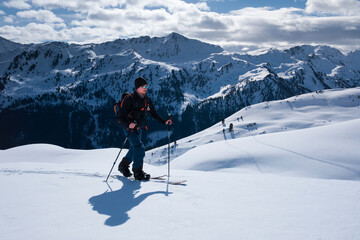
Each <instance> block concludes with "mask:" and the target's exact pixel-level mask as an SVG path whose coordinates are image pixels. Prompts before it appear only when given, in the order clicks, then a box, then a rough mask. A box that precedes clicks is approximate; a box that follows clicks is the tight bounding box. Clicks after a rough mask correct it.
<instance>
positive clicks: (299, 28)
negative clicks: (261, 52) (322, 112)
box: [0, 0, 360, 50]
mask: <svg viewBox="0 0 360 240" xmlns="http://www.w3.org/2000/svg"><path fill="white" fill-rule="evenodd" d="M27 2H28V3H31V4H32V5H33V6H34V7H36V8H40V9H42V8H44V9H47V10H36V11H35V10H29V11H21V12H18V14H17V16H18V17H21V18H22V19H21V20H22V21H27V22H25V25H26V26H25V27H17V26H3V27H0V35H1V36H4V37H8V38H9V39H11V40H15V41H18V42H23V41H25V40H24V37H23V35H24V34H23V33H26V34H27V36H28V38H26V41H29V42H42V41H51V40H53V41H68V42H77V43H82V42H103V41H110V40H115V39H116V38H120V37H121V38H126V37H137V36H144V35H149V36H165V35H167V34H169V33H171V32H178V33H180V34H183V35H185V36H187V37H189V38H196V39H199V40H202V41H206V42H210V43H214V44H221V45H223V46H225V47H229V49H230V48H234V47H240V48H242V49H254V48H255V47H267V46H272V47H284V46H294V45H299V44H327V45H332V46H335V47H337V46H339V47H341V48H342V49H343V50H349V49H354V48H359V47H360V14H359V12H360V11H355V10H351V9H357V7H358V3H359V1H354V0H338V1H335V0H327V1H326V3H328V4H327V5H326V6H325V5H322V4H324V3H325V1H321V0H308V2H307V8H306V9H298V8H281V9H273V8H269V7H264V8H243V9H239V10H237V11H232V12H229V13H226V14H220V13H216V12H211V11H210V9H209V7H208V6H207V4H206V2H199V3H197V4H190V3H186V2H184V1H182V0H148V1H143V0H88V1H83V0H71V1H70V0H29V1H27ZM340 3H341V4H340ZM346 4H352V5H351V7H350V8H349V7H348V6H347V5H346ZM343 5H344V6H343ZM345 5H346V6H345ZM50 9H57V10H60V11H57V12H61V13H62V14H64V16H63V15H61V16H62V17H63V18H64V19H65V18H66V20H67V21H68V22H65V21H63V20H62V19H61V18H59V17H57V16H56V15H55V14H54V13H53V12H51V11H49V10H50ZM66 10H71V11H66ZM320 10H321V11H320ZM70 14H71V15H70ZM339 15H340V16H339ZM59 16H60V15H59ZM34 19H35V20H37V21H38V24H35V23H33V24H30V23H29V22H31V21H33V20H34ZM22 23H23V22H22ZM40 23H44V24H40ZM34 24H35V25H34ZM9 25H11V24H10V22H9ZM22 25H24V23H23V24H22ZM11 27H12V28H13V30H14V33H11V32H10V31H8V29H10V28H11ZM49 29H51V30H50V31H49ZM31 31H37V32H36V33H35V34H34V36H33V35H32V32H31ZM19 32H21V34H17V33H19ZM9 36H11V37H9Z"/></svg>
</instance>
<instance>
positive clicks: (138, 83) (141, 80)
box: [135, 77, 148, 89]
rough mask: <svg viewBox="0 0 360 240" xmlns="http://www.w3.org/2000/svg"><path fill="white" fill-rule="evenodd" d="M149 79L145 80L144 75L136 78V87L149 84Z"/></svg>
mask: <svg viewBox="0 0 360 240" xmlns="http://www.w3.org/2000/svg"><path fill="white" fill-rule="evenodd" d="M147 84H148V83H147V81H146V80H145V78H142V77H138V78H137V79H135V88H136V89H138V88H139V87H141V86H144V85H147Z"/></svg>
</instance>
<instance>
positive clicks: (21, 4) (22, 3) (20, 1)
mask: <svg viewBox="0 0 360 240" xmlns="http://www.w3.org/2000/svg"><path fill="white" fill-rule="evenodd" d="M27 2H28V0H10V1H7V2H4V5H5V6H6V7H9V8H16V9H30V8H31V5H30V4H28V3H27Z"/></svg>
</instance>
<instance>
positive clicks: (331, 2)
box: [306, 0, 360, 16]
mask: <svg viewBox="0 0 360 240" xmlns="http://www.w3.org/2000/svg"><path fill="white" fill-rule="evenodd" d="M306 11H307V12H309V13H320V14H331V15H345V16H349V15H358V14H359V12H360V1H358V0H308V1H307V2H306Z"/></svg>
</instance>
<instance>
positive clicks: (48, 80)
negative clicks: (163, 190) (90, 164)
mask: <svg viewBox="0 0 360 240" xmlns="http://www.w3.org/2000/svg"><path fill="white" fill-rule="evenodd" d="M359 62H360V51H355V52H351V53H349V54H347V55H344V54H342V53H341V52H340V51H338V50H336V49H334V48H330V47H327V46H298V47H294V48H291V49H287V50H276V49H271V50H269V51H267V52H264V53H261V54H256V55H255V54H253V55H250V54H239V53H229V52H225V51H223V49H222V48H221V47H219V46H215V45H211V44H207V43H203V42H200V41H197V40H193V39H188V38H186V37H184V36H181V35H179V34H176V33H172V34H170V35H168V36H165V37H154V38H150V37H139V38H133V39H126V40H124V39H118V40H115V41H112V42H106V43H102V44H86V45H76V44H67V43H63V42H49V43H42V44H27V45H22V44H17V43H13V42H11V41H8V40H6V39H3V38H1V39H0V91H1V94H0V131H1V132H2V133H4V134H2V138H1V140H0V148H2V149H4V148H9V147H13V146H18V145H21V144H27V143H37V142H46V143H52V144H57V145H60V146H63V147H71V148H94V147H95V148H97V147H110V146H118V145H119V143H120V142H121V140H122V138H123V136H122V133H121V131H120V129H119V128H118V126H117V123H116V121H115V120H114V119H113V116H114V115H113V111H112V108H113V105H114V103H115V102H116V101H117V100H119V99H120V97H121V95H122V93H123V92H125V91H131V90H133V81H134V79H135V78H136V77H138V76H143V77H145V78H147V79H148V81H149V83H150V89H149V91H148V94H149V96H150V97H151V98H152V99H153V102H154V103H155V105H156V107H157V109H158V112H159V113H160V114H161V115H162V116H163V117H166V116H167V114H171V115H172V116H173V118H174V119H175V124H174V126H173V130H172V137H173V138H174V139H179V138H182V137H185V136H188V135H190V134H193V133H195V132H197V131H199V130H202V129H205V128H206V127H209V126H211V125H212V124H214V123H216V122H218V121H219V120H221V119H223V118H225V117H227V116H229V115H231V114H233V113H235V112H237V111H238V110H240V109H242V108H244V107H246V106H249V105H252V104H255V103H260V102H264V101H271V100H279V99H285V98H288V97H291V96H295V95H299V94H303V93H309V92H315V91H319V90H323V89H331V88H350V87H356V86H360V66H359V64H358V63H359ZM148 124H149V126H150V129H151V131H150V134H149V135H148V136H147V139H145V141H146V142H147V145H148V146H149V147H150V146H152V147H153V146H157V145H159V144H161V143H164V142H165V141H166V133H164V130H166V129H165V128H164V127H163V126H161V125H159V124H157V123H156V122H155V121H153V120H151V119H149V121H148Z"/></svg>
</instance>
